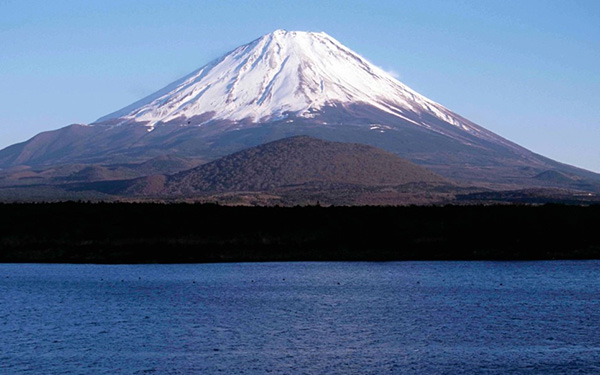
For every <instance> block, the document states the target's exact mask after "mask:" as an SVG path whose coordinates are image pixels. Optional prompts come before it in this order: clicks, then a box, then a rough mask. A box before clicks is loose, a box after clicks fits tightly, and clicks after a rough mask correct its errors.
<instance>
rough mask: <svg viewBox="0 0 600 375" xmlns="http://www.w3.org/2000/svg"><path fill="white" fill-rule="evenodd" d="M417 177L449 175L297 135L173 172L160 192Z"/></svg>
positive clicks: (436, 179) (367, 149) (398, 181)
mask: <svg viewBox="0 0 600 375" xmlns="http://www.w3.org/2000/svg"><path fill="white" fill-rule="evenodd" d="M416 182H426V183H444V182H446V180H444V179H443V178H442V177H440V176H438V175H436V174H434V173H433V172H430V171H428V170H426V169H425V168H423V167H420V166H417V165H415V164H413V163H411V162H409V161H407V160H404V159H402V158H400V157H399V156H397V155H394V154H392V153H389V152H387V151H383V150H381V149H378V148H375V147H371V146H366V145H362V144H356V143H341V142H328V141H323V140H320V139H316V138H311V137H306V136H299V137H291V138H286V139H283V140H279V141H275V142H271V143H267V144H264V145H261V146H257V147H252V148H249V149H246V150H243V151H240V152H237V153H234V154H232V155H229V156H226V157H223V158H221V159H218V160H216V161H214V162H211V163H207V164H204V165H201V166H199V167H196V168H194V169H191V170H189V171H184V172H181V173H178V174H175V175H173V176H170V177H169V178H168V179H166V181H165V185H164V189H163V191H162V192H164V193H168V194H191V193H197V192H212V191H269V190H273V189H277V188H282V187H290V186H300V185H307V184H324V185H328V184H351V185H364V186H381V185H403V184H408V183H416ZM132 188H133V186H132ZM134 189H135V188H134Z"/></svg>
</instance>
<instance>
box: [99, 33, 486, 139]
mask: <svg viewBox="0 0 600 375" xmlns="http://www.w3.org/2000/svg"><path fill="white" fill-rule="evenodd" d="M338 103H341V104H342V105H346V104H348V103H355V104H356V103H358V104H366V105H370V106H373V107H375V108H378V109H380V110H382V111H385V112H387V113H390V114H392V115H394V116H397V117H399V118H402V119H404V120H406V121H409V122H411V123H414V124H415V125H417V126H423V127H426V128H430V129H431V130H434V131H436V130H437V129H435V128H431V126H430V125H428V124H427V123H425V122H421V121H415V120H414V118H415V115H416V116H420V115H421V114H422V113H428V114H430V115H433V116H435V117H437V118H438V119H440V120H442V121H444V122H447V123H449V124H452V125H454V126H456V127H458V128H461V129H462V130H464V131H466V132H469V133H471V134H474V135H478V136H479V137H484V138H487V136H488V134H486V133H487V132H485V131H483V132H482V130H483V129H482V128H480V127H477V126H472V124H470V123H469V122H467V121H461V119H459V118H457V116H455V115H454V114H453V113H452V112H451V111H449V110H448V109H446V108H444V107H443V106H441V105H440V104H437V103H435V102H433V101H431V100H429V99H427V98H425V97H424V96H422V95H420V94H418V93H417V92H415V91H413V90H411V89H410V88H408V87H407V86H406V85H404V84H402V83H401V82H399V81H398V80H396V79H395V78H394V77H392V76H391V75H390V74H389V73H387V72H385V71H384V70H382V69H380V68H378V67H377V66H375V65H373V64H371V63H369V62H368V61H367V60H366V59H365V58H363V57H361V56H360V55H358V54H357V53H355V52H353V51H352V50H350V49H348V48H347V47H345V46H344V45H342V44H341V43H340V42H338V41H337V40H335V39H334V38H332V37H331V36H329V35H327V34H326V33H323V32H320V33H314V32H303V31H285V30H276V31H274V32H273V33H270V34H267V35H264V36H262V37H261V38H259V39H256V40H254V41H253V42H251V43H249V44H246V45H243V46H241V47H238V48H236V49H235V50H233V51H231V52H229V53H228V54H226V55H225V56H223V57H221V58H219V59H217V60H215V61H213V62H211V63H209V64H208V65H206V66H204V67H202V68H200V69H199V70H197V71H195V72H193V73H192V74H190V75H188V76H186V77H184V78H182V79H181V80H179V81H177V82H174V83H172V84H171V85H169V86H167V87H165V88H164V89H162V90H160V91H158V92H157V93H155V94H152V95H150V96H148V97H146V98H144V99H142V100H140V101H139V102H136V103H134V104H132V105H130V106H128V107H125V108H123V109H121V110H119V111H117V112H114V113H112V114H110V115H108V116H105V117H102V118H100V119H99V120H97V121H96V122H103V121H107V120H110V119H120V120H121V122H131V121H135V122H143V123H144V124H145V125H146V126H148V127H149V129H148V130H152V129H153V128H154V126H155V125H156V124H157V123H159V122H162V123H165V122H169V121H172V120H184V119H190V118H193V117H194V116H199V115H204V117H203V119H204V122H206V121H207V118H208V119H209V120H211V119H226V120H232V121H239V120H242V119H246V120H250V121H251V122H255V123H256V122H267V121H270V120H277V119H281V118H285V117H286V116H288V115H294V116H300V117H312V116H313V114H314V112H316V111H318V110H319V109H321V108H323V107H324V106H331V105H335V104H338ZM206 114H210V115H211V116H206ZM193 125H201V123H200V124H193Z"/></svg>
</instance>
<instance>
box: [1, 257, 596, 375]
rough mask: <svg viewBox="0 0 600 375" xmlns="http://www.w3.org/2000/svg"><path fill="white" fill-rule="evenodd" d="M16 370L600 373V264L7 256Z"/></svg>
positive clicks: (4, 293) (6, 361)
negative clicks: (149, 261)
mask: <svg viewBox="0 0 600 375" xmlns="http://www.w3.org/2000/svg"><path fill="white" fill-rule="evenodd" d="M0 373H2V374H26V373H27V374H30V373H33V374H45V375H47V374H218V373H222V374H388V373H389V374H479V373H481V374H598V373H600V261H546V262H386V263H377V262H372V263H369V262H365V263H352V262H348V263H345V262H333V263H327V262H323V263H302V262H297V263H232V264H186V265H67V264H47V265H46V264H0Z"/></svg>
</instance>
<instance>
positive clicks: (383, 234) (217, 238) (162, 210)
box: [0, 202, 600, 263]
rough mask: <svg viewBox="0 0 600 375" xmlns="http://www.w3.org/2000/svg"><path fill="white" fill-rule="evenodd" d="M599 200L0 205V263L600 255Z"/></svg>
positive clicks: (530, 257) (511, 257)
mask: <svg viewBox="0 0 600 375" xmlns="http://www.w3.org/2000/svg"><path fill="white" fill-rule="evenodd" d="M599 224H600V206H599V205H592V206H587V207H583V206H564V205H544V206H520V205H497V206H445V207H416V206H410V207H368V206H363V207H321V206H303V207H300V206H299V207H240V206H236V207H229V206H219V205H214V204H182V203H180V204H149V203H74V202H67V203H52V204H50V203H45V204H32V203H28V204H1V205H0V262H55V263H187V262H242V261H300V260H303V261H359V260H360V261H390V260H453V259H455V260H459V259H461V260H471V259H494V260H518V259H524V260H525V259H592V258H593V259H598V258H600V236H598V234H597V228H598V225H599Z"/></svg>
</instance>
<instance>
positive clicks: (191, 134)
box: [0, 30, 600, 190]
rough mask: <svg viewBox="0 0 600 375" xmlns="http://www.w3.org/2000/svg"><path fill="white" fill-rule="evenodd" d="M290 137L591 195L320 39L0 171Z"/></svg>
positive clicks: (478, 178) (139, 108)
mask: <svg viewBox="0 0 600 375" xmlns="http://www.w3.org/2000/svg"><path fill="white" fill-rule="evenodd" d="M297 135H308V136H312V137H316V138H321V139H324V140H327V141H337V142H353V143H362V144H367V145H371V146H375V147H379V148H382V149H384V150H387V151H389V152H392V153H395V154H397V155H399V156H401V157H403V158H406V159H408V160H410V161H411V162H413V163H416V164H419V165H421V166H424V167H426V168H427V169H429V170H431V171H433V172H435V173H437V174H439V175H442V176H444V177H445V178H449V179H451V180H454V181H457V182H459V183H462V184H471V185H477V186H481V187H491V188H496V189H502V188H515V187H519V188H521V187H569V188H573V187H575V188H579V189H583V190H586V189H588V190H590V189H591V190H597V189H598V188H597V186H600V185H599V184H600V175H598V174H595V173H592V172H589V171H586V170H583V169H579V168H576V167H573V166H569V165H566V164H562V163H559V162H556V161H553V160H551V159H548V158H546V157H543V156H541V155H538V154H535V153H533V152H531V151H529V150H527V149H525V148H523V147H521V146H519V145H517V144H515V143H513V142H510V141H508V140H506V139H504V138H502V137H501V136H499V135H497V134H494V133H493V132H491V131H489V130H486V129H485V128H483V127H481V126H479V125H477V124H474V123H473V122H471V121H469V120H467V119H466V118H464V117H462V116H460V115H458V114H456V113H454V112H452V111H451V110H449V109H447V108H445V107H444V106H442V105H440V104H438V103H436V102H434V101H432V100H430V99H428V98H426V97H424V96H422V95H420V94H419V93H417V92H415V91H414V90H412V89H410V88H409V87H407V86H406V85H404V84H403V83H401V82H399V81H398V80H396V79H395V78H394V77H392V76H391V75H390V74H388V73H386V72H385V71H384V70H382V69H380V68H378V67H377V66H375V65H373V64H372V63H370V62H369V61H368V60H366V59H365V58H363V57H362V56H360V55H359V54H357V53H355V52H354V51H352V50H350V49H349V48H347V47H345V46H344V45H343V44H341V43H340V42H338V41H337V40H335V39H334V38H332V37H331V36H329V35H327V34H325V33H322V32H318V33H316V32H303V31H285V30H276V31H274V32H272V33H270V34H267V35H264V36H262V37H260V38H258V39H256V40H254V41H252V42H250V43H248V44H246V45H243V46H240V47H238V48H236V49H234V50H233V51H231V52H229V53H227V54H225V55H224V56H222V57H220V58H218V59H216V60H214V61H212V62H210V63H208V64H207V65H205V66H203V67H202V68H200V69H198V70H196V71H194V72H193V73H191V74H189V75H187V76H185V77H183V78H181V79H180V80H178V81H176V82H173V83H171V84H170V85H168V86H166V87H165V88H163V89H161V90H159V91H157V92H156V93H154V94H152V95H150V96H148V97H146V98H143V99H141V100H139V101H137V102H135V103H133V104H131V105H129V106H126V107H124V108H122V109H120V110H118V111H116V112H113V113H111V114H108V115H106V116H104V117H102V118H100V119H98V120H97V121H96V122H94V123H92V124H74V125H69V126H66V127H64V128H61V129H58V130H54V131H48V132H44V133H40V134H38V135H36V136H34V137H33V138H31V139H30V140H28V141H26V142H23V143H19V144H15V145H12V146H9V147H7V148H5V149H4V150H1V151H0V168H4V169H8V168H16V167H23V166H25V167H30V168H46V167H51V166H57V165H65V164H84V165H90V164H104V165H106V164H110V163H135V162H139V163H141V162H144V161H147V160H151V159H152V158H156V157H158V156H161V155H166V154H169V155H174V156H176V157H182V158H193V159H194V160H196V161H197V162H199V163H201V162H208V161H211V160H215V159H217V158H220V157H223V156H225V155H228V154H231V153H233V152H237V151H240V150H242V149H246V148H249V147H253V146H258V145H261V144H264V143H267V142H271V141H274V140H277V139H281V138H287V137H291V136H297ZM557 174H559V175H560V176H561V178H560V179H556V178H546V176H555V175H557ZM590 186H591V187H592V188H589V187H590Z"/></svg>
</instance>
